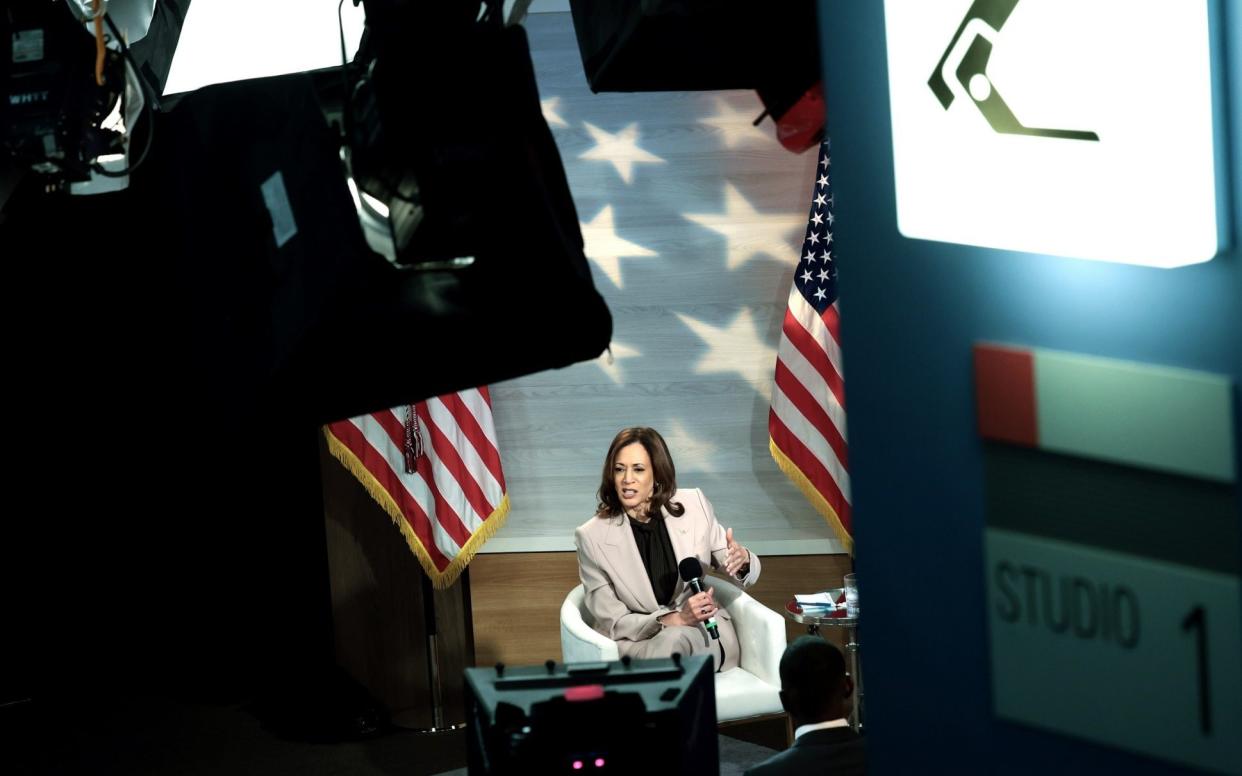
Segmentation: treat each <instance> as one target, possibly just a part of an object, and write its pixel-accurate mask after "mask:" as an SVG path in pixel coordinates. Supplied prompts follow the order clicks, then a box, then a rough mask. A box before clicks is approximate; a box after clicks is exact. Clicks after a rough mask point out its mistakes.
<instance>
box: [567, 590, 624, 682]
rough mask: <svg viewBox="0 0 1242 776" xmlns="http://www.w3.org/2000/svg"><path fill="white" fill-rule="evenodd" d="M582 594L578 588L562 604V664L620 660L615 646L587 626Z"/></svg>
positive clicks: (608, 639)
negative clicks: (583, 613) (584, 617)
mask: <svg viewBox="0 0 1242 776" xmlns="http://www.w3.org/2000/svg"><path fill="white" fill-rule="evenodd" d="M582 600H583V591H582V585H578V586H577V587H575V588H574V589H573V590H571V591H569V595H567V596H565V601H564V603H562V604H561V660H562V662H565V663H583V662H595V661H600V660H619V659H620V657H621V654H620V652H619V651H618V650H617V643H616V642H615V641H613V640H612V639H610V638H608V637H607V636H604V635H602V634H600V633H598V632H596V630H595V629H594V628H592V627H591V626H590V625H588V624H587V623H586V620H584V619H583V615H582Z"/></svg>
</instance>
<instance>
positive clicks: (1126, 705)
mask: <svg viewBox="0 0 1242 776" xmlns="http://www.w3.org/2000/svg"><path fill="white" fill-rule="evenodd" d="M985 555H986V561H985V562H986V568H987V594H988V596H987V606H988V623H989V628H988V631H989V636H990V642H991V666H992V702H993V708H994V709H995V712H996V714H997V716H999V717H1003V718H1005V719H1009V720H1013V721H1015V722H1021V723H1024V724H1028V725H1034V726H1036V727H1040V728H1044V729H1046V730H1052V731H1056V732H1059V733H1063V734H1066V735H1071V736H1076V737H1079V738H1085V739H1088V740H1091V741H1097V742H1100V743H1104V744H1110V745H1113V746H1118V747H1121V748H1124V749H1128V750H1130V751H1134V752H1141V753H1143V754H1147V755H1151V756H1154V757H1160V758H1164V759H1167V760H1171V761H1174V762H1179V763H1185V764H1190V765H1195V766H1198V767H1201V768H1209V769H1214V770H1219V771H1224V772H1227V773H1242V737H1240V736H1238V734H1237V731H1239V730H1242V659H1239V656H1240V655H1242V627H1240V625H1242V616H1240V601H1239V587H1238V577H1237V575H1236V574H1219V573H1214V572H1209V571H1203V570H1201V569H1195V568H1189V567H1186V566H1181V565H1178V564H1173V563H1164V562H1160V561H1152V560H1148V559H1145V558H1136V557H1133V556H1130V555H1126V554H1124V553H1118V552H1108V551H1103V550H1098V549H1095V548H1088V547H1081V546H1077V545H1074V544H1070V543H1068V542H1062V541H1057V540H1052V539H1043V538H1038V537H1033V536H1027V535H1024V534H1020V533H1014V532H1011V531H1004V530H999V529H996V528H988V529H987V534H986V540H985Z"/></svg>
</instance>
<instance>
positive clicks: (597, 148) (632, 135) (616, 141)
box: [578, 121, 664, 183]
mask: <svg viewBox="0 0 1242 776" xmlns="http://www.w3.org/2000/svg"><path fill="white" fill-rule="evenodd" d="M582 126H584V127H586V131H587V132H589V133H591V139H592V140H594V141H595V145H594V146H593V147H592V148H589V149H587V150H586V151H583V152H582V153H580V154H578V158H579V159H591V160H596V161H603V162H608V163H609V164H611V165H612V166H613V167H615V168H616V170H617V174H618V175H620V176H621V180H623V181H625V182H626V183H630V182H631V181H632V180H633V179H634V165H636V164H663V163H664V160H663V159H661V158H660V157H658V156H656V155H655V154H653V153H650V152H648V151H644V150H643V149H642V148H640V147H639V145H638V123H637V122H635V123H633V124H630V125H629V126H627V127H626V128H625V129H623V130H621V131H620V132H617V133H612V132H609V131H607V130H604V129H600V128H599V127H597V126H595V125H594V124H592V123H591V122H589V121H584V122H583V123H582Z"/></svg>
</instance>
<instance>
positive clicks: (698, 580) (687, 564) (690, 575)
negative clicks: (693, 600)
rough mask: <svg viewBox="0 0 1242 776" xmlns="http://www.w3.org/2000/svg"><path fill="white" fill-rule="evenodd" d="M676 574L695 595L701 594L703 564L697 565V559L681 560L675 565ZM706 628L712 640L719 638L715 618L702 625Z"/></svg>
mask: <svg viewBox="0 0 1242 776" xmlns="http://www.w3.org/2000/svg"><path fill="white" fill-rule="evenodd" d="M677 573H678V574H680V575H681V581H683V582H685V583H686V584H687V585H689V586H690V589H691V590H693V591H694V592H696V593H702V592H703V564H702V563H699V559H698V558H682V561H681V563H678V564H677ZM703 624H704V625H706V626H707V632H708V633H710V634H711V636H712V638H713V639H718V638H720V631H719V630H718V629H717V628H716V618H715V617H712V618H710V619H708V621H707V622H705V623H703Z"/></svg>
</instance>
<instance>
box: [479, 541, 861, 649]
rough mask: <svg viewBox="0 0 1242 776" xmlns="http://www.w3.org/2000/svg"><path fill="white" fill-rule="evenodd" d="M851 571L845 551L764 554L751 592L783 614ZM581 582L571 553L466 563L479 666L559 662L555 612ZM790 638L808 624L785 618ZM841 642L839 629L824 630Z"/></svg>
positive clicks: (508, 556) (557, 614)
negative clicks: (799, 598)
mask: <svg viewBox="0 0 1242 776" xmlns="http://www.w3.org/2000/svg"><path fill="white" fill-rule="evenodd" d="M849 569H850V557H849V556H848V555H779V556H772V557H765V558H763V574H762V575H761V576H760V578H759V582H758V583H757V584H756V585H755V586H754V587H752V588H751V589H750V590H749V591H748V592H749V593H750V594H751V595H752V596H754V597H755V598H756V599H758V600H759V601H761V602H762V603H763V604H764V605H765V606H767V607H768V608H770V609H773V610H774V611H777V612H783V611H784V606H785V602H786V601H788V600H789V599H790V598H791V597H792V596H793V594H794V593H809V592H815V591H817V590H823V589H826V588H830V587H840V586H841V577H842V576H843V575H844V574H846V573H848V572H849ZM577 584H578V562H577V557H576V555H575V554H574V553H572V552H530V553H513V554H507V553H506V554H492V555H480V556H479V557H477V558H475V559H474V562H472V563H471V564H470V591H471V606H472V609H473V612H474V643H475V659H476V664H477V665H480V666H490V665H494V664H496V663H497V662H504V663H507V664H509V665H538V664H540V663H543V661H545V660H548V659H549V658H551V659H553V660H560V658H561V637H560V610H561V602H562V601H564V600H565V594H566V593H568V592H569V591H570V590H571V589H572V588H573V587H574V585H577ZM786 631H787V634H786V635H787V637H788V638H789V639H790V640H792V639H794V638H797V637H798V636H800V635H803V634H805V633H806V629H805V628H804V627H803V626H801V625H798V624H797V623H795V622H793V621H792V620H791V621H789V623H788V627H787V629H786ZM825 635H826V636H827V637H828V638H829V639H830V640H831V641H833V642H834V643H835V644H837V645H838V646H841V645H842V644H844V641H843V639H842V635H843V634H842V632H840V631H838V630H836V629H825Z"/></svg>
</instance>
